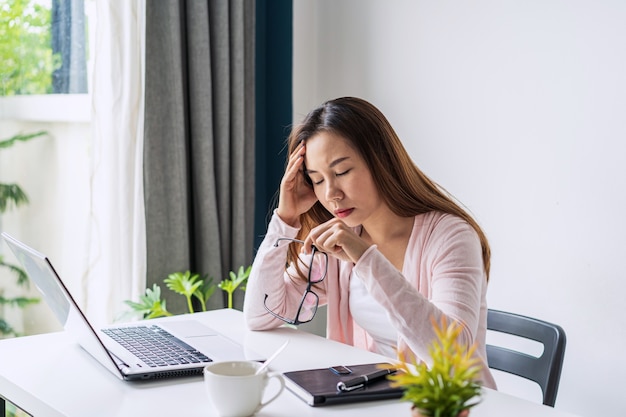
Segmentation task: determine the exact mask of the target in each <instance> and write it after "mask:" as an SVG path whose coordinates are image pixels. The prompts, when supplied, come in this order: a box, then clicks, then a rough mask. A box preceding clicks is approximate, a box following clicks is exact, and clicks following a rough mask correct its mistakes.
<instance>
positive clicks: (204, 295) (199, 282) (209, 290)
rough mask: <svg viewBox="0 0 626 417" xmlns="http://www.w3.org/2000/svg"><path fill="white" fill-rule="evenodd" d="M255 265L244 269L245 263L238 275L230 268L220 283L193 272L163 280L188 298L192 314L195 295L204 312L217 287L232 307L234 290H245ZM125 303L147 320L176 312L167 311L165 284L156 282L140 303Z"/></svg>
mask: <svg viewBox="0 0 626 417" xmlns="http://www.w3.org/2000/svg"><path fill="white" fill-rule="evenodd" d="M251 268H252V267H251V266H248V267H247V268H245V269H244V267H243V266H241V267H239V269H238V270H237V273H236V274H235V272H233V271H230V273H229V278H226V279H224V280H222V281H221V282H220V283H219V284H217V285H215V284H214V283H213V278H207V276H205V277H203V278H201V277H200V275H199V274H192V273H191V272H190V271H186V272H174V273H173V274H170V275H168V277H167V278H165V279H164V280H163V282H164V283H165V285H166V286H167V288H169V289H170V290H171V291H173V292H175V293H176V294H180V295H182V296H184V297H185V298H186V299H187V308H188V310H189V313H194V312H195V311H196V310H195V308H194V305H193V299H194V298H195V299H196V300H197V301H198V303H199V304H200V311H206V310H207V308H206V305H207V302H208V301H209V298H211V296H212V295H213V293H214V292H215V290H216V289H217V288H220V289H221V290H223V291H225V292H226V293H227V294H228V308H233V293H234V292H235V290H237V288H239V289H241V290H245V285H242V284H244V283H245V282H246V280H247V279H248V276H249V275H250V269H251ZM125 303H126V305H128V306H129V307H130V308H131V309H132V313H139V314H141V315H142V317H143V318H144V319H153V318H156V317H166V316H172V315H173V314H172V313H170V312H169V311H168V310H167V305H166V302H165V299H162V298H161V287H159V286H158V285H157V284H154V285H153V286H152V288H146V292H145V294H144V295H142V296H141V297H140V301H139V302H135V301H129V300H126V301H125Z"/></svg>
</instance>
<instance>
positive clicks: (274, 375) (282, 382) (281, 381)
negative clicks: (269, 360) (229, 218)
mask: <svg viewBox="0 0 626 417" xmlns="http://www.w3.org/2000/svg"><path fill="white" fill-rule="evenodd" d="M272 378H276V380H277V381H278V382H279V384H280V387H279V388H278V391H276V393H275V394H274V395H273V396H272V397H271V398H270V399H269V400H267V401H262V402H261V404H259V407H258V408H257V410H260V409H261V408H262V407H265V406H266V405H268V404H269V403H271V402H272V401H274V400H275V399H276V398H278V396H279V395H280V393H281V392H283V390H284V389H285V378H283V376H282V375H281V374H278V373H271V374H268V375H267V382H268V385H269V381H270V379H272Z"/></svg>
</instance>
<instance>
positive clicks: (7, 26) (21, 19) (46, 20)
mask: <svg viewBox="0 0 626 417" xmlns="http://www.w3.org/2000/svg"><path fill="white" fill-rule="evenodd" d="M50 27H51V9H50V7H45V6H44V5H42V4H41V2H37V1H34V0H3V1H2V2H1V5H0V39H1V40H2V41H0V96H11V95H17V94H48V93H52V74H53V72H54V70H55V69H57V68H59V66H60V65H61V59H60V57H59V56H58V54H53V53H52V46H51V36H52V35H51V31H50Z"/></svg>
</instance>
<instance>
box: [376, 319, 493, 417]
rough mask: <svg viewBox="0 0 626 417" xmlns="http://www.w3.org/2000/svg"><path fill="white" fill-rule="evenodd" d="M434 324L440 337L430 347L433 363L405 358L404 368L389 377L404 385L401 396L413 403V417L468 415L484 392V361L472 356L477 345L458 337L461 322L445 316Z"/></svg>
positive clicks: (401, 385)
mask: <svg viewBox="0 0 626 417" xmlns="http://www.w3.org/2000/svg"><path fill="white" fill-rule="evenodd" d="M433 326H434V328H435V333H436V335H437V338H436V339H435V340H434V341H433V342H432V344H431V346H430V348H429V352H430V355H431V357H432V361H433V362H432V365H431V366H428V365H427V364H426V363H424V362H419V363H418V362H417V361H416V360H413V361H412V363H406V362H402V363H401V364H400V365H399V369H400V371H401V372H397V373H395V374H394V375H390V376H389V377H388V378H389V379H390V380H392V381H393V385H395V386H399V387H403V388H404V394H403V397H402V399H403V400H405V401H409V402H411V403H412V407H411V412H412V415H413V417H418V416H419V417H422V416H423V417H426V416H429V417H467V416H468V415H469V410H470V409H471V408H472V407H473V406H475V405H477V404H478V403H479V402H480V398H481V395H482V388H481V385H480V384H479V381H478V377H479V375H480V371H481V365H480V363H479V361H478V359H477V358H476V357H474V356H473V354H474V351H475V350H476V346H475V345H474V346H472V347H467V346H465V345H463V344H461V343H460V342H459V341H458V336H459V334H460V332H461V330H462V329H461V326H460V324H459V323H456V322H452V323H450V324H448V323H447V320H445V317H444V318H443V319H442V320H441V324H440V325H438V324H437V323H436V322H435V321H434V320H433Z"/></svg>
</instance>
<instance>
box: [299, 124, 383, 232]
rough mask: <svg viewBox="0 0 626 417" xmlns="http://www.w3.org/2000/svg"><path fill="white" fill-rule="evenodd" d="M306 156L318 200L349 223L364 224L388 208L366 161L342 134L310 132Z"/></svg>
mask: <svg viewBox="0 0 626 417" xmlns="http://www.w3.org/2000/svg"><path fill="white" fill-rule="evenodd" d="M304 158H305V166H306V173H307V174H308V175H309V177H310V178H311V181H312V183H313V191H315V195H316V196H317V198H318V200H319V201H320V202H321V203H322V205H323V206H324V207H325V208H326V210H328V211H329V212H330V213H332V214H333V215H334V216H335V217H338V218H340V219H341V220H343V221H344V223H346V224H347V225H348V226H350V227H355V226H358V225H365V224H367V222H368V221H369V220H373V219H375V217H376V215H377V214H382V213H383V211H385V210H384V209H385V207H386V206H385V205H384V203H383V201H382V199H381V198H380V196H379V193H378V190H377V188H376V185H375V184H374V181H373V178H372V173H371V172H370V170H369V168H368V166H367V164H366V163H365V161H364V160H363V158H362V157H361V155H360V154H359V152H358V151H357V150H356V149H354V148H353V147H352V146H351V144H350V142H348V141H347V140H346V139H344V138H343V137H342V136H339V135H336V134H334V133H329V132H320V133H318V134H316V135H314V136H311V137H310V138H309V139H307V141H306V153H305V155H304Z"/></svg>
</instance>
